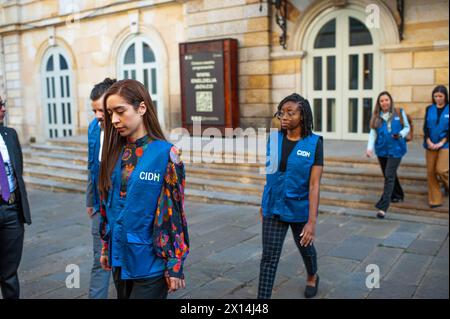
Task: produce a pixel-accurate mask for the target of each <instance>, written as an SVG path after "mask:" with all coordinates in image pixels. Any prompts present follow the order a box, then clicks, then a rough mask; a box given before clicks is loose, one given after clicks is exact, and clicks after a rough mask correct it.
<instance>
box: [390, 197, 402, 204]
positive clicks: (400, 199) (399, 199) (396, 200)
mask: <svg viewBox="0 0 450 319" xmlns="http://www.w3.org/2000/svg"><path fill="white" fill-rule="evenodd" d="M401 202H403V198H393V199H391V203H401Z"/></svg>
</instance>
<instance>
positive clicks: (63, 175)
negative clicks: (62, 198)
mask: <svg viewBox="0 0 450 319" xmlns="http://www.w3.org/2000/svg"><path fill="white" fill-rule="evenodd" d="M24 176H30V177H34V178H36V179H41V180H47V181H55V182H60V183H67V184H77V185H82V186H84V188H85V189H86V185H87V174H80V173H73V172H67V171H65V172H64V171H59V170H49V169H46V168H37V167H25V168H24Z"/></svg>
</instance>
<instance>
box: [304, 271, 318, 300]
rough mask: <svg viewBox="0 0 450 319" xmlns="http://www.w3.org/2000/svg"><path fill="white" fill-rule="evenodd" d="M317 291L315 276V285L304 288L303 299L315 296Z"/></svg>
mask: <svg viewBox="0 0 450 319" xmlns="http://www.w3.org/2000/svg"><path fill="white" fill-rule="evenodd" d="M318 289H319V275H317V274H316V285H315V286H314V287H313V286H308V285H307V286H306V288H305V298H312V297H315V296H316V295H317V291H318Z"/></svg>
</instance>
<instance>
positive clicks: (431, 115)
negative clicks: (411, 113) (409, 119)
mask: <svg viewBox="0 0 450 319" xmlns="http://www.w3.org/2000/svg"><path fill="white" fill-rule="evenodd" d="M448 123H449V121H448V104H447V105H446V106H445V109H444V110H443V111H442V113H441V118H440V119H439V122H438V111H437V106H436V105H434V104H433V105H431V106H430V107H429V108H428V114H427V123H426V128H427V129H428V131H429V132H430V140H431V141H432V142H433V143H435V144H436V143H439V142H440V141H441V140H442V139H443V138H444V137H446V136H447V134H448ZM423 147H425V148H428V147H427V143H426V141H424V143H423ZM442 148H448V141H447V142H446V143H445V144H444V146H442Z"/></svg>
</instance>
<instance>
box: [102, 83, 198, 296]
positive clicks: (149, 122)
mask: <svg viewBox="0 0 450 319" xmlns="http://www.w3.org/2000/svg"><path fill="white" fill-rule="evenodd" d="M104 112H105V121H104V122H105V145H104V146H103V147H104V148H103V152H102V161H101V164H100V180H99V190H100V192H101V203H102V204H101V207H100V213H101V216H102V221H101V225H100V232H101V236H102V238H103V241H104V244H103V250H102V256H101V264H102V266H103V267H104V268H105V269H112V270H113V279H114V284H115V286H116V289H117V297H118V298H119V299H128V298H131V299H165V298H167V294H168V293H170V292H173V291H176V290H178V289H180V288H184V287H185V280H184V275H183V263H184V260H185V258H186V256H187V254H188V252H189V237H188V231H187V223H186V217H185V213H184V187H185V172H184V165H183V163H182V162H181V160H180V157H179V152H178V150H177V149H176V148H175V147H174V146H173V145H172V144H170V143H169V142H167V141H166V139H165V137H164V134H163V132H162V130H161V127H160V125H159V122H158V118H157V115H156V110H155V107H154V105H153V103H152V100H151V98H150V95H149V93H148V91H147V89H146V88H145V87H144V85H142V84H141V83H140V82H138V81H135V80H130V79H128V80H121V81H118V82H116V83H115V84H113V85H112V86H111V87H110V88H109V90H108V91H107V92H106V94H105V98H104Z"/></svg>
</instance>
